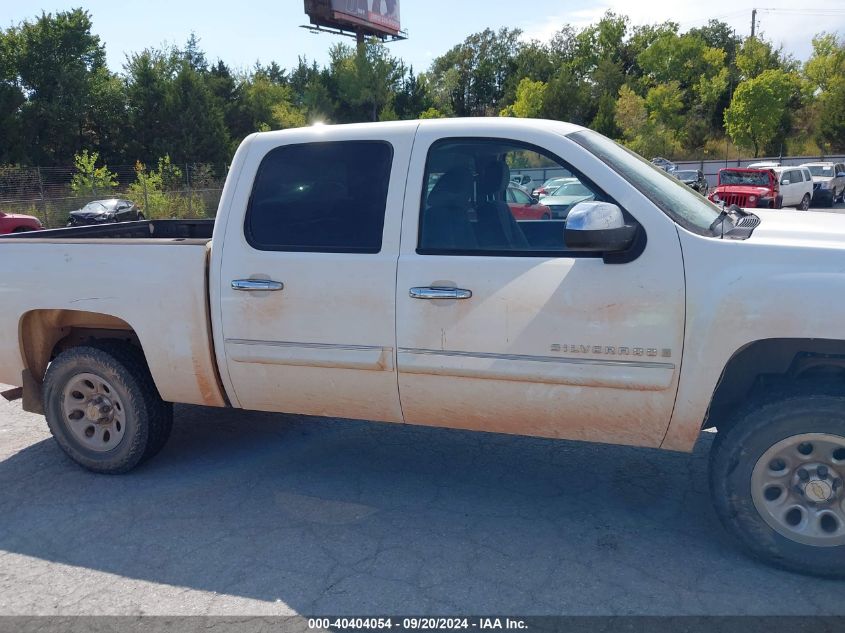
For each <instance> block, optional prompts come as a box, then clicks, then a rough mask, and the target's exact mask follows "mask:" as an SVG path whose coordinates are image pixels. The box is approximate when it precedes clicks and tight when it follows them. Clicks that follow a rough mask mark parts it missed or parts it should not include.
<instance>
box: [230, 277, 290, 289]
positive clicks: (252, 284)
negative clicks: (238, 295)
mask: <svg viewBox="0 0 845 633" xmlns="http://www.w3.org/2000/svg"><path fill="white" fill-rule="evenodd" d="M284 287H285V284H283V283H282V282H281V281H273V280H272V279H235V280H234V281H233V282H232V288H233V289H234V290H248V291H256V290H282V289H283V288H284Z"/></svg>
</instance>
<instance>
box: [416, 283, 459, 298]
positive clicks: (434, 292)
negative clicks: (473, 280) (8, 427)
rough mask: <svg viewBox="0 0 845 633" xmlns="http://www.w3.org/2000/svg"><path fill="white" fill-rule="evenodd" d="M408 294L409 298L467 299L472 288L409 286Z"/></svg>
mask: <svg viewBox="0 0 845 633" xmlns="http://www.w3.org/2000/svg"><path fill="white" fill-rule="evenodd" d="M408 295H410V297H411V299H469V298H470V297H471V296H472V290H464V289H463V288H436V287H432V286H424V287H418V288H411V289H410V290H409V291H408Z"/></svg>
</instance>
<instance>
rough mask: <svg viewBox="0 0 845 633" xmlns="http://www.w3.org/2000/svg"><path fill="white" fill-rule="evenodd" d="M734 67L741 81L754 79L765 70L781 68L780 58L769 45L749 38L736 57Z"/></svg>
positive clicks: (754, 38)
mask: <svg viewBox="0 0 845 633" xmlns="http://www.w3.org/2000/svg"><path fill="white" fill-rule="evenodd" d="M736 67H737V69H738V70H739V72H740V76H741V78H742V79H754V78H755V77H757V76H758V75H760V74H762V73H763V72H764V71H766V70H775V69H777V68H780V67H781V57H780V55H779V53H778V51H776V50H775V49H774V48H773V47H772V45H771V43H769V42H767V41H765V40H762V39H759V38H756V37H749V38H747V39H746V40H745V41H744V42H743V43H742V47H741V48H740V50H739V52H738V53H737V55H736Z"/></svg>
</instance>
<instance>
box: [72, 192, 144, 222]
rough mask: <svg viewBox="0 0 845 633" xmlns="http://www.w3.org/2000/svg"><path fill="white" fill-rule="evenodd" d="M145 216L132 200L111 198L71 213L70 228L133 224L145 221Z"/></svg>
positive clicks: (92, 203) (90, 203)
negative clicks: (116, 223)
mask: <svg viewBox="0 0 845 633" xmlns="http://www.w3.org/2000/svg"><path fill="white" fill-rule="evenodd" d="M143 219H144V214H143V213H142V212H141V210H140V209H139V208H138V205H137V204H135V203H134V202H132V201H131V200H123V199H120V198H111V199H109V200H94V201H93V202H89V203H88V204H86V205H85V206H84V207H82V208H81V209H78V210H77V211H71V212H70V217H69V218H68V221H67V225H68V226H82V225H85V224H102V223H103V222H132V221H134V220H143Z"/></svg>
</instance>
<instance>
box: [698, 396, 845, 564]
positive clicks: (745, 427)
mask: <svg viewBox="0 0 845 633" xmlns="http://www.w3.org/2000/svg"><path fill="white" fill-rule="evenodd" d="M727 428H728V430H727V432H724V433H723V432H719V433H718V434H717V436H716V440H715V442H714V444H713V447H712V450H711V454H710V492H711V496H712V500H713V505H714V506H715V509H716V514H717V515H718V516H719V519H720V520H721V522H722V524H723V525H724V526H725V528H726V529H727V531H728V532H730V533H731V534H732V535H733V536H734V537H736V538H737V539H738V540H739V541H740V543H742V544H743V545H744V546H745V548H746V549H747V550H748V551H749V552H750V553H751V554H753V555H754V556H756V557H757V558H759V559H760V560H762V561H764V562H766V563H768V564H771V565H775V566H777V567H781V568H784V569H788V570H790V571H794V572H798V573H802V574H811V575H817V576H825V577H835V578H841V577H845V544H843V545H835V546H830V547H823V546H814V545H805V544H801V543H798V542H797V541H795V540H792V539H790V538H787V537H786V536H784V535H782V534H780V533H779V532H778V531H776V530H774V529H773V528H772V527H771V526H770V525H769V524H768V523H767V522H766V521H765V520H764V519H763V517H762V516H761V513H760V512H759V511H758V510H757V507H756V506H755V504H754V500H753V498H752V490H751V488H752V486H751V475H752V472H753V470H754V467H755V465H756V464H757V462H758V460H759V459H760V457H761V456H762V455H763V454H764V453H765V452H766V451H767V450H769V448H771V447H773V446H774V445H775V444H777V443H778V442H781V441H782V440H785V439H786V438H789V437H793V436H796V435H800V434H804V433H824V434H830V435H836V436H842V437H843V439H845V397H841V396H826V395H797V396H793V397H787V398H784V399H781V400H777V401H771V402H768V403H764V404H759V403H758V404H756V405H754V406H750V407H748V408H747V409H745V410H743V411H742V412H740V413H738V414H737V415H736V416H735V417H734V419H733V421H732V422H731V423H730V424H729V425H728V427H727Z"/></svg>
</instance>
